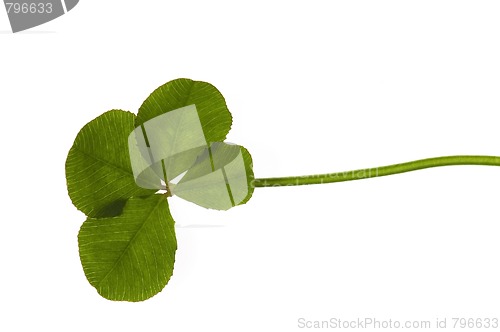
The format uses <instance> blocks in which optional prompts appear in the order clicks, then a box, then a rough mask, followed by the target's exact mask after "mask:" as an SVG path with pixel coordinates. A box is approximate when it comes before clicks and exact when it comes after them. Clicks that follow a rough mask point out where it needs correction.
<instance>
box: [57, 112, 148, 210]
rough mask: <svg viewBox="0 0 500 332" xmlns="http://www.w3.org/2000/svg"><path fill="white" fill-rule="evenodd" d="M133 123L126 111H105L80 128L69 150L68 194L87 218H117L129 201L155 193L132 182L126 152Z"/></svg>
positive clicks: (67, 169)
mask: <svg viewBox="0 0 500 332" xmlns="http://www.w3.org/2000/svg"><path fill="white" fill-rule="evenodd" d="M134 121H135V115H134V114H132V113H129V112H125V111H120V110H112V111H109V112H106V113H104V114H102V115H101V116H99V117H97V118H96V119H94V120H92V121H91V122H89V123H88V124H87V125H85V126H84V127H83V128H82V130H81V131H80V132H79V133H78V135H77V137H76V139H75V142H74V144H73V146H72V148H71V150H70V151H69V154H68V158H67V159H66V181H67V185H68V193H69V196H70V198H71V200H72V201H73V204H74V205H75V206H76V207H77V208H78V209H79V210H80V211H82V212H84V213H85V214H86V215H87V216H89V217H108V216H115V215H118V214H120V212H121V210H122V209H123V206H124V204H125V202H126V200H127V199H128V198H130V197H132V196H147V195H152V194H154V193H155V190H151V189H143V188H140V187H139V186H137V185H136V183H135V180H134V176H133V173H132V167H131V165H130V158H129V149H128V136H129V134H130V133H131V132H132V130H134Z"/></svg>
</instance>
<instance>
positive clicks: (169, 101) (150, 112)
mask: <svg viewBox="0 0 500 332" xmlns="http://www.w3.org/2000/svg"><path fill="white" fill-rule="evenodd" d="M189 105H196V109H197V111H198V114H199V118H200V122H201V126H202V128H203V132H204V134H205V138H206V140H207V142H208V143H210V142H218V141H223V140H224V139H225V138H226V135H227V134H228V133H229V130H230V129H231V123H232V117H231V113H230V112H229V110H228V109H227V106H226V101H225V100H224V97H223V96H222V94H221V93H220V92H219V90H217V89H216V88H215V87H214V86H213V85H211V84H209V83H206V82H200V81H193V80H190V79H186V78H180V79H176V80H173V81H170V82H168V83H166V84H164V85H162V86H160V87H159V88H157V89H156V90H155V91H153V93H151V95H150V96H149V97H148V98H147V99H146V100H145V101H144V103H143V104H142V106H141V107H140V109H139V113H138V114H137V119H136V127H138V126H140V125H142V124H144V123H145V122H146V121H148V120H151V119H152V118H154V117H156V116H158V115H161V114H164V113H167V112H170V111H173V110H175V109H178V108H181V107H184V106H189Z"/></svg>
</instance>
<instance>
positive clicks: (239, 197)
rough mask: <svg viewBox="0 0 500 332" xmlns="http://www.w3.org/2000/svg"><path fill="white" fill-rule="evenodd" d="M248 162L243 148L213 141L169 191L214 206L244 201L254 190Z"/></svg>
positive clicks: (195, 201) (224, 206)
mask: <svg viewBox="0 0 500 332" xmlns="http://www.w3.org/2000/svg"><path fill="white" fill-rule="evenodd" d="M251 163H252V160H251V158H250V154H249V153H248V151H247V150H246V149H245V148H243V147H241V146H239V145H234V144H228V143H222V142H215V143H212V144H211V145H210V146H209V147H207V148H206V149H205V150H204V151H203V152H202V153H201V154H200V155H199V156H198V158H197V160H196V162H195V164H194V165H193V166H192V167H191V168H190V169H189V170H188V171H187V172H186V174H184V176H183V177H182V178H181V179H180V180H179V182H178V183H177V184H172V185H171V188H172V193H173V194H174V195H176V196H179V197H181V198H183V199H185V200H187V201H190V202H193V203H195V204H198V205H200V206H203V207H206V208H210V209H216V210H228V209H230V208H232V207H233V206H236V205H240V204H244V203H246V202H247V201H248V199H249V198H250V197H251V195H252V192H253V186H252V180H253V171H252V164H251Z"/></svg>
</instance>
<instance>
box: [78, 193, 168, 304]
mask: <svg viewBox="0 0 500 332" xmlns="http://www.w3.org/2000/svg"><path fill="white" fill-rule="evenodd" d="M78 245H79V249H80V259H81V262H82V266H83V270H84V272H85V275H86V277H87V279H88V280H89V282H90V284H91V285H92V286H94V287H95V288H96V289H97V291H98V292H99V294H100V295H101V296H103V297H105V298H107V299H109V300H115V301H132V302H137V301H143V300H146V299H148V298H150V297H152V296H153V295H155V294H157V293H158V292H160V291H161V290H162V289H163V288H164V287H165V285H166V284H167V283H168V281H169V279H170V277H171V276H172V272H173V269H174V261H175V251H176V249H177V242H176V238H175V229H174V220H173V219H172V216H171V215H170V211H169V208H168V203H167V200H166V198H165V196H164V195H153V196H150V197H147V198H131V199H129V200H128V201H127V203H126V205H125V207H124V209H123V213H122V214H121V215H120V216H118V217H111V218H89V219H87V220H86V221H85V222H84V223H83V225H82V227H81V229H80V233H79V234H78Z"/></svg>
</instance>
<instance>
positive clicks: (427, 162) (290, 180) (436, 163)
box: [253, 155, 500, 187]
mask: <svg viewBox="0 0 500 332" xmlns="http://www.w3.org/2000/svg"><path fill="white" fill-rule="evenodd" d="M453 165H483V166H500V157H497V156H472V155H457V156H444V157H435V158H426V159H419V160H414V161H410V162H405V163H400V164H393V165H388V166H381V167H374V168H364V169H355V170H350V171H344V172H336V173H326V174H315V175H305V176H289V177H278V178H261V179H255V180H254V182H253V185H254V186H255V187H281V186H302V185H308V184H322V183H332V182H344V181H353V180H361V179H368V178H374V177H381V176H387V175H393V174H400V173H406V172H412V171H417V170H420V169H426V168H432V167H441V166H453Z"/></svg>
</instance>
